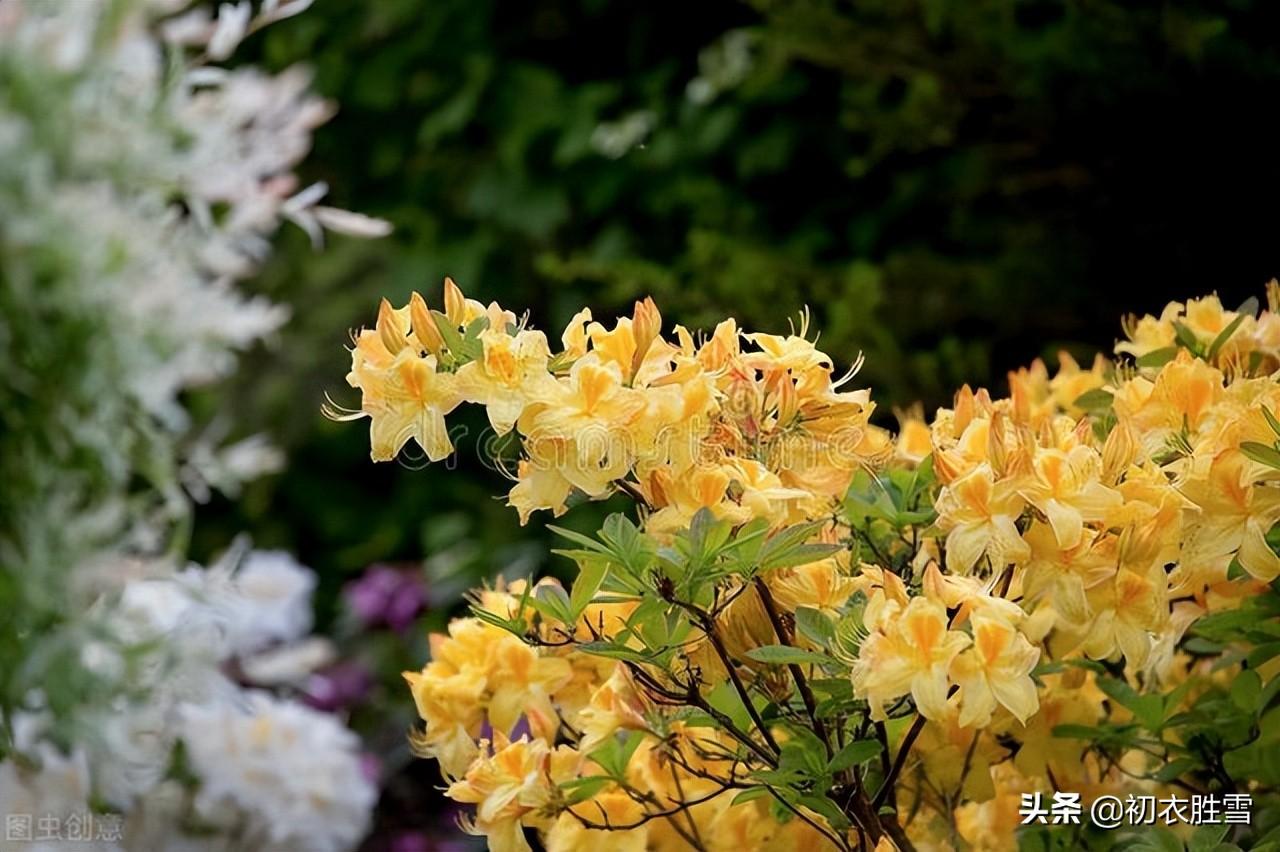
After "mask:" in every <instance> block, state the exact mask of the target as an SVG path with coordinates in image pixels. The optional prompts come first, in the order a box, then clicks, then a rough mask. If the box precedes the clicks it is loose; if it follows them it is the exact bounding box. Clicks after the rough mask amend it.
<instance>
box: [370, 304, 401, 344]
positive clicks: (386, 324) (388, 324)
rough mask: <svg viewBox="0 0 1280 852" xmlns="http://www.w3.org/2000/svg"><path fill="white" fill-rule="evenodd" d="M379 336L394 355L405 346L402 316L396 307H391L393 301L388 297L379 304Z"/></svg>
mask: <svg viewBox="0 0 1280 852" xmlns="http://www.w3.org/2000/svg"><path fill="white" fill-rule="evenodd" d="M376 328H377V329H378V338H379V339H380V340H381V341H382V345H383V346H384V347H385V348H386V350H387V351H388V352H390V353H391V354H392V355H395V354H396V353H398V352H399V351H400V350H401V349H404V347H405V339H404V335H405V329H404V326H403V325H402V324H401V322H400V316H399V315H398V314H397V313H396V311H395V308H393V307H391V303H390V302H388V301H387V300H386V299H383V300H382V304H380V305H378V323H377V326H376Z"/></svg>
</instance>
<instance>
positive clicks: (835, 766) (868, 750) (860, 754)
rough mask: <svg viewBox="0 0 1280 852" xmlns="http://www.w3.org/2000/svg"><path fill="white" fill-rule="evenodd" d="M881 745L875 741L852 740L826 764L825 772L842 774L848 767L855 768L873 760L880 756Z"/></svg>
mask: <svg viewBox="0 0 1280 852" xmlns="http://www.w3.org/2000/svg"><path fill="white" fill-rule="evenodd" d="M880 750H881V745H880V743H878V742H876V741H875V740H854V741H853V742H851V743H849V744H848V745H846V746H845V747H844V748H842V749H840V751H839V752H837V753H836V756H835V757H833V758H831V762H830V763H828V764H827V771H828V772H831V773H836V772H842V771H844V770H845V769H848V768H849V767H850V766H857V765H858V764H860V763H866V762H867V761H868V760H874V759H875V758H877V757H879V756H880Z"/></svg>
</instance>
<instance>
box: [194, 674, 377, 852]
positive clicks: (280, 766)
mask: <svg viewBox="0 0 1280 852" xmlns="http://www.w3.org/2000/svg"><path fill="white" fill-rule="evenodd" d="M246 699H247V700H246V706H245V707H243V708H241V707H236V706H233V705H230V704H227V703H219V704H209V705H204V706H193V707H188V708H186V710H185V711H184V713H183V720H182V722H183V724H182V738H183V742H184V743H185V744H186V747H187V754H188V757H189V760H190V765H191V767H192V769H193V770H195V772H196V773H197V774H198V775H199V776H200V778H201V785H200V791H199V793H198V796H197V799H196V806H197V808H198V809H200V810H201V811H202V812H203V811H209V812H214V813H216V812H218V811H219V810H220V809H221V808H224V807H225V806H226V805H227V804H228V803H231V804H233V805H234V806H235V807H236V808H238V809H239V810H241V811H243V812H244V813H246V814H248V815H249V817H250V828H251V830H252V831H255V832H257V833H258V834H259V835H260V836H261V837H262V838H263V839H264V841H265V842H264V844H263V846H264V848H272V849H281V850H283V849H289V850H313V851H314V852H337V850H341V849H346V848H349V847H350V846H352V845H354V844H355V842H356V841H358V840H359V839H360V838H361V837H362V836H363V834H364V832H365V829H366V825H367V821H368V817H369V811H370V809H371V808H372V806H373V803H374V801H375V799H376V796H377V791H376V790H375V788H374V787H373V785H372V784H371V783H370V782H369V780H368V779H367V778H366V777H365V776H364V773H363V770H362V767H361V761H360V754H359V745H360V744H359V740H358V739H357V738H356V736H355V735H354V734H352V733H351V731H349V730H348V729H347V728H345V727H343V726H342V725H341V724H340V723H339V722H338V721H337V720H336V719H334V717H332V716H329V715H327V714H324V713H320V712H318V711H315V710H311V709H309V708H306V707H303V706H301V705H298V704H294V703H290V702H287V701H281V700H279V699H276V698H273V697H272V696H270V695H268V694H267V693H263V692H252V693H248V694H247V695H246Z"/></svg>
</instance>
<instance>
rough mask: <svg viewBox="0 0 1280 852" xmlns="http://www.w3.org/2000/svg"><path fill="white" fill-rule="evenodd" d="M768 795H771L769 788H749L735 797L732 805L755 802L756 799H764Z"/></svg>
mask: <svg viewBox="0 0 1280 852" xmlns="http://www.w3.org/2000/svg"><path fill="white" fill-rule="evenodd" d="M767 795H769V788H768V787H748V788H747V789H745V790H743V791H742V792H741V793H739V794H738V795H736V796H734V797H733V802H732V804H734V805H741V804H743V803H744V802H754V801H755V800H756V799H762V798H764V797H765V796H767Z"/></svg>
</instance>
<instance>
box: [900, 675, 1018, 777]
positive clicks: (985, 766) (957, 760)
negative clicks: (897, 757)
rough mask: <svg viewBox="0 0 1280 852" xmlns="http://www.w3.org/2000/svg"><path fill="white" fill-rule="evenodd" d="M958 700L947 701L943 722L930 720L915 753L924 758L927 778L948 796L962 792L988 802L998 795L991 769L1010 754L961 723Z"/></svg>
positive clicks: (992, 738) (990, 738)
mask: <svg viewBox="0 0 1280 852" xmlns="http://www.w3.org/2000/svg"><path fill="white" fill-rule="evenodd" d="M959 698H960V696H958V695H957V696H956V697H955V698H952V699H951V700H950V701H948V702H947V713H946V715H945V716H944V717H943V718H942V719H938V720H931V721H930V722H929V723H928V724H926V725H925V726H924V728H922V729H921V731H920V738H919V739H918V740H917V741H916V745H915V749H914V753H915V754H917V755H919V756H920V757H921V760H922V761H923V763H924V775H925V778H927V779H928V782H929V784H931V785H932V786H933V787H935V788H937V789H938V790H940V791H942V792H943V793H944V794H947V795H954V794H957V793H959V794H962V795H963V796H964V797H965V798H967V799H970V800H973V801H985V800H987V799H989V798H991V797H992V796H993V795H995V789H994V788H993V787H992V784H991V766H992V765H993V764H996V763H999V762H1000V761H1001V760H1003V759H1004V758H1006V757H1007V756H1008V752H1006V751H1005V749H1003V748H1001V747H1000V745H999V743H997V742H996V739H995V737H993V736H991V735H989V734H987V733H985V732H984V731H982V730H980V729H978V728H975V727H972V726H966V725H964V724H962V723H961V718H960V701H959V700H958V699H959Z"/></svg>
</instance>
